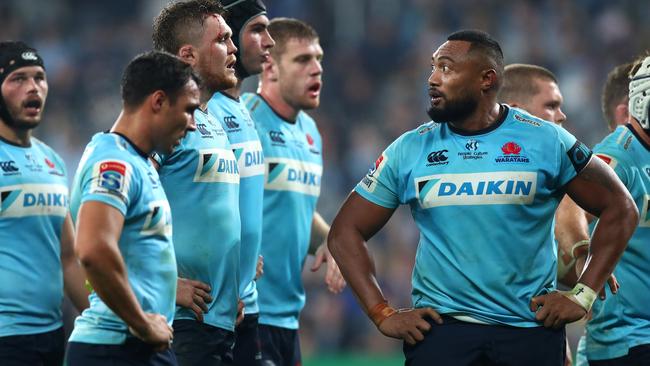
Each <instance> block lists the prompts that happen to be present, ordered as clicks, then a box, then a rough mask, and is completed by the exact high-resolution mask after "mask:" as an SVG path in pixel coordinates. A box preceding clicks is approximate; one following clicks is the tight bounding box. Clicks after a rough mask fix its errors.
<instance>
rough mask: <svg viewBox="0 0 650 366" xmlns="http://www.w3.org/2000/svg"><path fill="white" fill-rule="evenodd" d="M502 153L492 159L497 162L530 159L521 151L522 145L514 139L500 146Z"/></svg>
mask: <svg viewBox="0 0 650 366" xmlns="http://www.w3.org/2000/svg"><path fill="white" fill-rule="evenodd" d="M501 152H502V153H503V155H501V156H498V157H496V158H495V159H494V161H495V162H497V163H530V159H528V157H527V156H525V155H524V154H523V152H522V147H521V146H519V144H517V143H516V142H514V141H509V142H506V143H505V144H503V146H501Z"/></svg>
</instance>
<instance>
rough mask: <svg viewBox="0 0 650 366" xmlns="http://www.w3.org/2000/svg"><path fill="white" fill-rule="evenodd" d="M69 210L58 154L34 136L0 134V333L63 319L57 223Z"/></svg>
mask: <svg viewBox="0 0 650 366" xmlns="http://www.w3.org/2000/svg"><path fill="white" fill-rule="evenodd" d="M67 212H68V186H67V178H66V170H65V165H64V163H63V160H61V158H60V157H59V156H58V155H57V154H56V153H55V152H54V150H52V149H51V148H50V147H49V146H47V145H45V144H44V143H42V142H41V141H39V140H38V139H36V138H32V139H31V146H30V147H21V146H17V145H14V144H11V143H9V142H7V141H4V140H0V337H4V336H10V335H21V334H36V333H45V332H49V331H51V330H54V329H57V328H59V327H61V326H62V325H63V323H62V322H61V302H62V301H63V274H62V271H61V229H62V227H63V222H64V219H65V216H66V214H67Z"/></svg>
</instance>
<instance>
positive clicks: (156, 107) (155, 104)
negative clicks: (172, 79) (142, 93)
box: [147, 90, 169, 113]
mask: <svg viewBox="0 0 650 366" xmlns="http://www.w3.org/2000/svg"><path fill="white" fill-rule="evenodd" d="M168 99H169V98H168V97H167V94H165V92H164V91H162V90H156V91H155V92H153V93H151V95H149V97H148V98H147V102H148V103H149V106H150V107H151V110H152V111H153V112H154V113H159V112H160V111H161V110H162V109H163V106H164V104H165V102H166V101H167V100H168Z"/></svg>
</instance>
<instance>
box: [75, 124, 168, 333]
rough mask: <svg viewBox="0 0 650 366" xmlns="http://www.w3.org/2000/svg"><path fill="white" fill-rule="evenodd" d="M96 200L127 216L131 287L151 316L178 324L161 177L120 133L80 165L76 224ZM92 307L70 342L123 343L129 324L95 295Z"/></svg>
mask: <svg viewBox="0 0 650 366" xmlns="http://www.w3.org/2000/svg"><path fill="white" fill-rule="evenodd" d="M89 201H97V202H101V203H104V204H106V205H109V206H112V207H114V208H116V209H117V210H119V211H120V212H121V213H122V215H124V227H123V228H122V234H121V235H120V239H119V242H118V245H119V249H120V253H121V254H122V258H123V260H124V263H125V265H126V270H127V272H128V278H129V285H131V288H132V289H133V293H134V294H135V297H136V299H137V300H138V303H140V306H141V307H142V310H143V311H144V312H146V313H157V314H162V315H164V316H166V317H167V320H168V322H169V324H171V323H172V321H173V320H174V308H175V304H176V278H177V273H176V259H175V257H174V246H173V244H172V218H171V210H170V208H169V203H168V202H167V197H166V196H165V192H164V191H163V187H162V184H161V183H160V179H159V177H158V172H156V169H154V167H153V165H152V163H151V162H150V161H149V159H148V157H147V156H146V155H145V154H144V153H142V152H141V151H139V150H138V149H137V147H135V146H134V145H132V144H131V142H129V141H128V140H127V139H126V138H125V137H123V136H120V135H118V134H115V133H98V134H96V135H95V136H93V138H92V140H91V141H90V143H89V144H88V145H87V146H86V149H85V151H84V153H83V155H82V157H81V161H80V162H79V167H78V168H77V172H76V175H75V179H74V182H73V185H72V198H71V200H70V209H71V213H72V218H73V220H75V222H76V219H77V214H78V212H79V208H80V206H81V205H82V204H83V203H84V202H89ZM89 300H90V307H89V308H88V309H86V310H84V312H83V313H82V314H81V315H80V316H79V317H77V319H76V321H75V326H74V330H73V332H72V334H71V335H70V341H72V342H82V343H93V344H122V343H124V341H125V340H126V337H127V336H128V335H129V330H128V328H127V325H126V323H124V321H122V319H120V318H119V317H118V316H117V315H115V313H113V311H112V310H110V309H109V308H108V306H106V304H104V302H103V301H102V300H101V299H100V298H99V296H98V295H97V294H96V293H95V292H94V291H93V292H92V293H91V294H90V296H89Z"/></svg>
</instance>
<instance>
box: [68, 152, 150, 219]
mask: <svg viewBox="0 0 650 366" xmlns="http://www.w3.org/2000/svg"><path fill="white" fill-rule="evenodd" d="M136 176H137V173H136V172H135V170H134V169H133V166H132V165H131V164H130V163H129V162H127V161H126V160H120V159H113V158H111V159H103V160H99V161H96V162H94V163H92V164H89V165H88V166H86V168H85V171H84V172H83V174H82V177H81V179H82V181H81V190H82V194H81V203H84V202H88V201H99V202H102V203H105V204H107V205H110V206H113V207H115V208H116V209H118V210H119V211H120V212H121V213H122V215H124V216H125V217H126V212H127V208H128V207H129V205H130V204H131V202H132V201H134V200H135V197H137V192H138V190H139V189H140V187H139V182H140V181H139V179H137V178H136Z"/></svg>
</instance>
